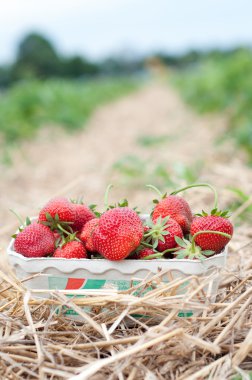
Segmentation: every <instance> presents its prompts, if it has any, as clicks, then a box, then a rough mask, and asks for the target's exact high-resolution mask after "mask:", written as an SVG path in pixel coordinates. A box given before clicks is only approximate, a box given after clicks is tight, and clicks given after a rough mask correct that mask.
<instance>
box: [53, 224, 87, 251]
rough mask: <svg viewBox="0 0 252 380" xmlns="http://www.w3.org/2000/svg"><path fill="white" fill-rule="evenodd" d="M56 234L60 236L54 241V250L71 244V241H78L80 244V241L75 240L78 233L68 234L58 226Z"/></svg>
mask: <svg viewBox="0 0 252 380" xmlns="http://www.w3.org/2000/svg"><path fill="white" fill-rule="evenodd" d="M58 232H59V234H60V237H59V238H58V239H57V240H56V242H55V246H56V248H58V247H59V248H62V247H63V246H64V245H65V244H67V243H69V242H71V241H74V240H75V241H78V242H81V240H80V239H78V238H77V236H76V235H77V233H78V231H76V232H69V231H67V230H65V228H63V227H62V226H61V225H59V226H58Z"/></svg>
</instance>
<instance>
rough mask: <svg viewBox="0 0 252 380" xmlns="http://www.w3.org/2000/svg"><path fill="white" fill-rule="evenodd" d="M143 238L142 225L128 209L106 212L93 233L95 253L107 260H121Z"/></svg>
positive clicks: (135, 214)
mask: <svg viewBox="0 0 252 380" xmlns="http://www.w3.org/2000/svg"><path fill="white" fill-rule="evenodd" d="M142 238H143V223H142V221H141V219H140V218H139V216H138V215H137V213H136V212H135V211H133V210H132V209H130V208H129V207H116V208H113V209H110V210H108V211H106V212H105V213H104V214H102V216H101V217H100V219H99V224H98V226H97V227H96V228H95V230H94V232H93V244H94V248H95V250H96V251H97V252H99V253H100V254H101V255H102V256H104V257H105V258H106V259H109V260H123V259H125V258H126V257H127V256H129V254H130V253H131V252H132V251H134V250H135V249H136V248H137V247H138V246H139V245H140V242H141V240H142Z"/></svg>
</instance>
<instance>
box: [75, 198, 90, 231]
mask: <svg viewBox="0 0 252 380" xmlns="http://www.w3.org/2000/svg"><path fill="white" fill-rule="evenodd" d="M73 207H74V209H75V212H76V218H75V221H74V223H73V224H72V225H71V228H72V229H73V231H80V230H81V229H82V227H83V226H84V225H85V224H86V223H87V222H88V221H89V220H91V219H94V218H95V214H94V213H93V211H91V210H90V208H88V207H87V206H85V205H84V204H83V203H73Z"/></svg>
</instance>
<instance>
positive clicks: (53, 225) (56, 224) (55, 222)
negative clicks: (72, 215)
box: [39, 212, 73, 232]
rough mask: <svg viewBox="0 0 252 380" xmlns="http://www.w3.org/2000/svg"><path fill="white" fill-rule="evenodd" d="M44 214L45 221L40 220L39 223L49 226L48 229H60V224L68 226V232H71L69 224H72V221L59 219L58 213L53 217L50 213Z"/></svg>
mask: <svg viewBox="0 0 252 380" xmlns="http://www.w3.org/2000/svg"><path fill="white" fill-rule="evenodd" d="M45 216H46V221H40V222H39V223H41V224H44V225H45V226H48V227H50V229H51V230H52V231H55V230H58V229H60V226H62V227H63V226H64V227H66V228H69V230H70V232H73V230H72V228H71V224H73V222H67V221H62V220H60V218H59V215H58V214H56V215H55V217H54V218H53V217H52V216H51V214H49V212H46V213H45Z"/></svg>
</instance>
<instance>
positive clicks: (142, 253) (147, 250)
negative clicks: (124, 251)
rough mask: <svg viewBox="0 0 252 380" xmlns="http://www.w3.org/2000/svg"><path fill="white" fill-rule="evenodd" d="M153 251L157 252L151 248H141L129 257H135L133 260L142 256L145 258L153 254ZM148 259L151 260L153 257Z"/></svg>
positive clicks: (140, 258)
mask: <svg viewBox="0 0 252 380" xmlns="http://www.w3.org/2000/svg"><path fill="white" fill-rule="evenodd" d="M155 253H157V252H155V251H154V250H153V249H152V248H142V249H140V250H139V251H138V252H136V253H135V254H134V255H133V256H132V257H130V258H131V259H135V260H142V259H143V258H144V257H145V258H146V257H148V256H150V255H154V254H155ZM150 260H153V259H150Z"/></svg>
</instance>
